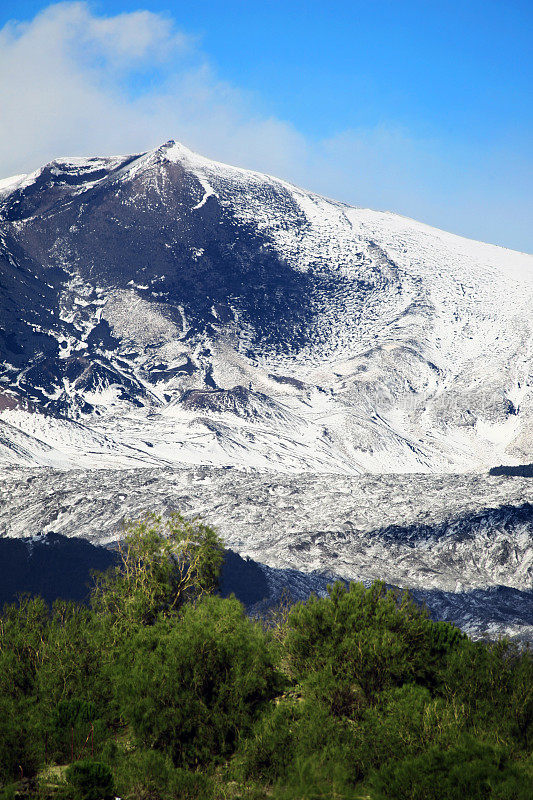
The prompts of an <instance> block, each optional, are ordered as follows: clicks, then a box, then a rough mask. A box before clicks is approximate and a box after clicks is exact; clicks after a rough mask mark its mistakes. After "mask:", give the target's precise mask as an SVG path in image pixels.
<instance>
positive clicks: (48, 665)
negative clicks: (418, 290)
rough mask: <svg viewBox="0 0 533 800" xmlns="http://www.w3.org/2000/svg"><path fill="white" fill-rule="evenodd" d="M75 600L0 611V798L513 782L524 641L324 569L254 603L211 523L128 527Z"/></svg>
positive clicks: (523, 775)
mask: <svg viewBox="0 0 533 800" xmlns="http://www.w3.org/2000/svg"><path fill="white" fill-rule="evenodd" d="M126 533H127V535H126V537H125V541H124V545H123V548H122V550H121V565H120V567H118V568H116V569H113V570H111V571H109V572H108V573H106V574H104V575H98V576H95V586H94V590H93V592H92V597H91V604H90V606H89V607H85V606H82V605H77V604H74V603H66V602H62V601H61V602H57V603H56V604H55V605H54V606H53V608H52V609H49V608H48V607H47V605H46V604H45V603H44V601H43V600H41V599H40V598H28V597H23V598H21V599H20V600H19V601H18V602H17V603H16V604H12V605H9V606H6V607H5V608H4V610H3V612H2V614H1V616H0V800H2V798H3V800H7V799H8V798H15V797H25V798H29V799H31V798H57V800H105V799H106V798H112V797H115V796H119V797H121V798H123V799H124V800H173V798H175V799H176V800H177V799H178V798H185V799H187V798H190V800H215V799H217V798H225V799H227V800H239V798H241V800H266V798H272V799H273V800H319V798H320V799H321V800H328V799H329V798H331V800H333V798H335V799H336V800H339V799H340V798H346V800H349V799H350V800H352V799H353V800H355V799H356V798H370V799H371V800H432V799H433V798H435V800H437V798H438V800H456V798H457V799H460V800H476V799H477V798H480V800H481V798H483V800H485V798H488V800H525V799H526V798H529V797H531V794H532V791H531V790H532V785H533V756H532V749H533V659H532V656H531V653H530V652H529V651H528V650H523V649H522V650H521V649H520V648H518V647H517V646H515V645H513V644H511V643H510V642H508V641H499V642H496V643H489V642H473V641H471V640H470V639H468V637H466V636H465V635H464V634H462V633H461V632H460V631H459V630H458V629H456V628H454V627H453V626H451V625H448V624H445V623H435V622H432V621H431V620H430V619H429V617H428V616H427V614H426V613H425V611H424V610H423V609H421V608H419V607H418V606H417V605H415V604H414V603H413V602H412V600H410V598H409V597H408V596H407V595H406V594H403V595H401V594H399V593H394V592H392V591H387V590H386V588H385V587H384V585H383V584H381V583H375V584H374V585H373V586H372V587H371V588H370V589H365V588H364V587H363V586H362V585H360V584H351V585H350V587H345V586H344V585H343V584H335V585H334V586H332V587H331V588H330V590H329V596H328V597H326V598H320V599H319V598H316V597H312V598H311V599H310V600H309V601H308V602H306V603H298V604H297V605H295V606H294V607H293V608H292V609H289V608H287V607H286V606H283V607H282V608H280V609H279V612H278V613H274V614H272V615H271V617H270V618H269V621H268V622H265V623H261V622H258V621H254V620H251V619H249V618H248V617H247V616H246V615H245V613H244V610H243V608H242V606H241V605H240V603H239V602H238V601H237V600H236V599H235V598H230V599H221V598H220V597H218V596H217V595H216V593H215V590H216V586H217V575H218V571H219V569H220V566H221V562H222V555H223V550H222V543H221V541H220V539H219V537H218V536H217V534H216V533H215V532H214V531H213V530H212V529H211V528H209V527H208V526H206V525H203V524H202V523H200V522H199V521H197V520H196V521H192V522H190V521H187V520H185V519H184V518H183V517H181V516H180V515H174V516H172V517H170V518H169V519H166V520H163V519H161V518H159V517H156V516H147V517H146V518H145V519H143V520H141V521H140V522H138V523H135V524H132V525H130V526H129V527H128V529H127V532H126Z"/></svg>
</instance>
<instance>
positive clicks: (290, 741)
mask: <svg viewBox="0 0 533 800" xmlns="http://www.w3.org/2000/svg"><path fill="white" fill-rule="evenodd" d="M299 722H300V712H299V709H298V708H297V707H296V704H295V703H291V702H280V703H278V704H277V705H273V706H272V707H271V708H269V709H268V710H267V711H265V712H264V713H263V714H262V715H261V717H260V718H259V720H258V721H257V723H256V724H255V726H254V729H253V731H252V732H251V733H250V735H249V736H248V737H246V738H245V739H244V740H243V742H242V745H241V748H240V750H239V753H238V756H237V758H236V761H235V767H234V769H235V771H236V773H237V774H238V775H239V777H241V778H243V779H244V780H249V779H251V780H254V781H262V782H265V783H275V782H276V781H277V780H278V779H279V778H281V777H284V776H285V775H286V774H287V771H288V769H289V766H290V765H291V763H292V761H293V760H294V754H295V748H296V744H297V741H298V729H299Z"/></svg>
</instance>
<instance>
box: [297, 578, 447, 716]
mask: <svg viewBox="0 0 533 800" xmlns="http://www.w3.org/2000/svg"><path fill="white" fill-rule="evenodd" d="M328 591H329V597H326V598H320V599H318V598H316V597H311V598H310V599H309V600H308V602H307V603H298V604H297V605H296V606H294V608H293V610H292V611H291V613H290V615H289V619H288V630H287V636H286V639H285V645H286V651H287V656H288V660H289V667H290V670H291V672H292V674H293V675H294V677H295V678H296V679H297V680H300V681H302V680H306V679H308V677H309V675H310V674H311V673H316V672H322V673H323V675H324V676H328V675H329V682H328V681H325V680H324V687H325V688H326V689H327V691H326V692H325V695H324V699H325V700H329V702H330V705H331V708H332V711H334V709H335V706H336V704H337V701H336V699H335V698H334V697H333V696H332V695H331V692H332V691H336V688H335V687H337V686H342V687H343V692H342V694H343V697H341V698H340V700H341V706H340V713H352V712H353V711H354V710H355V709H356V708H357V707H359V705H360V704H361V695H362V696H363V697H364V698H366V700H367V701H373V698H374V697H375V696H376V694H377V693H379V692H380V691H382V690H383V689H386V688H388V687H392V686H401V685H402V684H403V683H413V682H418V683H421V684H423V685H427V686H430V687H432V686H434V685H435V684H436V683H437V682H438V680H439V675H438V673H439V670H440V669H441V667H442V661H443V659H444V655H445V654H447V653H448V652H449V651H450V650H452V649H453V648H454V647H456V646H457V645H458V643H459V642H460V641H461V640H462V638H463V634H461V632H460V631H457V630H456V629H455V628H453V627H452V626H450V625H447V624H445V623H439V624H436V623H433V622H431V620H429V619H428V617H427V614H426V612H425V611H424V610H422V609H421V608H420V607H419V606H417V605H415V603H414V602H413V601H412V600H411V599H410V598H409V597H408V596H407V595H406V594H404V595H401V596H398V595H397V594H395V593H393V592H392V591H387V590H386V588H385V586H384V584H382V583H379V582H378V583H374V584H373V585H372V586H371V587H370V588H369V589H365V587H364V586H363V585H362V584H358V583H352V584H350V587H349V588H348V589H347V588H346V586H345V585H344V584H343V583H336V584H335V585H334V586H331V587H329V589H328ZM328 693H329V695H330V696H329V698H328ZM343 704H345V705H346V709H345V710H343Z"/></svg>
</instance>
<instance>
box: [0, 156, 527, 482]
mask: <svg viewBox="0 0 533 800" xmlns="http://www.w3.org/2000/svg"><path fill="white" fill-rule="evenodd" d="M0 270H1V274H2V285H1V286H0V308H1V310H2V311H1V317H0V347H1V349H2V368H1V373H0V381H1V384H0V386H1V389H0V392H1V394H0V400H2V397H3V398H4V399H3V401H2V403H1V405H2V407H3V406H5V408H4V409H3V410H1V411H0V437H1V438H0V448H1V449H0V458H2V459H3V460H4V463H21V464H23V463H53V464H59V465H61V464H62V465H66V466H76V465H83V464H91V465H94V466H98V465H100V466H105V465H113V464H115V465H126V466H131V465H138V464H149V465H153V464H175V465H176V464H177V465H179V464H190V463H206V464H215V465H238V466H252V467H255V468H265V469H275V470H281V471H306V470H309V471H322V472H345V473H354V472H361V471H366V470H370V471H375V472H380V471H386V472H388V471H452V470H455V471H457V470H471V469H478V468H484V467H486V466H487V465H489V464H493V463H495V462H501V461H507V462H520V461H524V460H529V459H531V456H532V455H533V454H532V449H533V446H532V445H531V442H532V437H531V433H532V413H533V411H532V408H533V404H532V386H533V376H532V374H531V373H532V371H531V358H530V350H531V338H532V312H531V308H532V299H533V297H532V295H533V287H532V276H533V258H532V257H531V256H528V255H526V254H521V253H515V252H513V251H509V250H505V249H503V248H498V247H494V246H491V245H485V244H483V243H479V242H472V241H469V240H466V239H462V238H461V237H458V236H454V235H453V234H449V233H445V232H443V231H440V230H436V229H434V228H430V227H429V226H427V225H423V224H421V223H417V222H415V221H413V220H409V219H406V218H404V217H400V216H398V215H394V214H389V213H382V212H374V211H371V210H369V209H364V208H353V207H351V206H348V205H346V204H343V203H338V202H335V201H333V200H329V199H327V198H324V197H320V196H318V195H315V194H313V193H311V192H307V191H305V190H302V189H299V188H297V187H294V186H292V185H291V184H289V183H287V182H285V181H283V180H280V179H277V178H274V177H271V176H267V175H262V174H260V173H257V172H252V171H248V170H244V169H240V168H236V167H230V166H226V165H223V164H219V163H217V162H213V161H210V160H209V159H206V158H204V157H203V156H201V155H198V154H196V153H193V152H192V151H191V150H189V149H188V148H186V147H184V146H183V145H181V144H179V143H176V142H174V141H173V140H170V141H168V142H166V143H165V144H163V145H161V146H160V147H158V148H156V149H154V150H151V151H149V152H146V153H141V154H133V155H125V156H117V157H107V158H99V157H93V158H61V159H57V160H55V161H52V162H50V163H49V164H47V165H45V166H44V167H42V168H41V169H40V170H37V171H36V172H34V173H31V174H30V175H22V176H16V177H14V178H11V179H6V180H4V181H2V182H0Z"/></svg>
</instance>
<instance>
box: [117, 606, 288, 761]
mask: <svg viewBox="0 0 533 800" xmlns="http://www.w3.org/2000/svg"><path fill="white" fill-rule="evenodd" d="M114 680H115V688H116V692H117V698H118V703H119V707H120V710H121V714H122V715H123V717H124V719H125V720H126V721H127V722H128V723H130V724H131V727H132V730H133V732H134V734H135V736H136V739H137V741H138V743H139V745H140V746H143V747H148V748H151V749H156V750H161V751H162V752H164V753H166V754H167V755H169V756H170V757H171V758H172V760H173V762H174V764H175V765H176V766H193V767H195V766H196V765H197V764H204V763H207V762H208V761H210V760H215V761H216V760H217V759H218V758H219V757H221V756H228V755H229V754H231V753H232V752H233V750H234V748H235V746H236V744H237V742H238V739H239V737H240V736H243V735H245V734H246V733H247V732H248V730H249V729H250V728H251V726H252V724H253V722H254V720H255V719H256V718H257V715H258V713H259V711H260V710H261V709H262V708H263V706H264V705H265V703H266V702H267V701H268V700H269V699H270V698H271V697H273V696H274V695H275V694H276V691H277V690H278V687H279V686H280V682H281V679H280V674H279V672H278V670H277V668H276V665H275V658H274V654H273V648H272V647H271V645H270V640H269V638H268V637H267V635H266V634H265V633H264V631H263V629H262V628H261V627H260V626H259V625H258V624H256V623H254V622H252V621H250V620H249V619H248V618H247V617H246V616H245V614H244V611H243V608H242V606H241V604H240V603H239V602H238V601H237V600H235V599H229V600H223V599H221V598H220V597H205V598H204V599H202V600H200V601H199V602H198V603H197V604H196V605H187V606H185V607H184V609H183V613H182V615H181V617H180V618H179V620H175V621H172V620H164V619H161V620H159V621H158V622H157V623H156V624H155V625H153V626H152V627H147V628H144V629H142V630H141V631H140V632H139V633H138V634H137V636H136V637H134V638H133V639H132V641H131V642H130V643H128V646H127V647H126V648H125V649H124V652H123V653H122V656H121V659H120V660H119V663H118V664H117V668H116V671H115V675H114Z"/></svg>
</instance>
